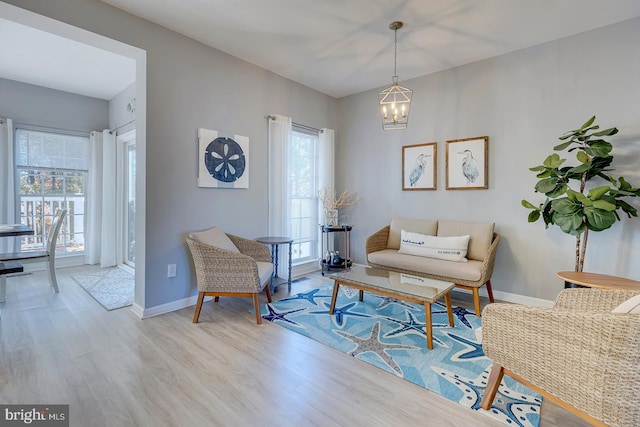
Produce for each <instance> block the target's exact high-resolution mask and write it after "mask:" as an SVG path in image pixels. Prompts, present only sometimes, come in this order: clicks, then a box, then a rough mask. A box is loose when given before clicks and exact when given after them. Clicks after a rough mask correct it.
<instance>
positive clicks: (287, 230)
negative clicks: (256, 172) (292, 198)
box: [268, 114, 292, 274]
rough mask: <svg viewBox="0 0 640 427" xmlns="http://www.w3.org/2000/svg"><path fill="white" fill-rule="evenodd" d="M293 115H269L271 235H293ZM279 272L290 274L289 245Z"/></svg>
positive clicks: (284, 249)
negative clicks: (291, 216)
mask: <svg viewBox="0 0 640 427" xmlns="http://www.w3.org/2000/svg"><path fill="white" fill-rule="evenodd" d="M291 129H292V125H291V117H286V116H282V115H278V114H273V115H270V117H269V189H268V191H269V235H270V236H286V237H288V236H291V224H290V223H289V222H288V221H287V218H288V217H289V215H288V214H289V194H290V186H289V180H288V177H289V158H290V155H291ZM279 249H280V250H279V257H278V261H279V262H278V273H279V274H280V272H282V273H284V274H286V273H285V272H287V271H288V270H287V269H288V265H289V264H288V263H289V259H288V258H289V251H288V248H285V246H282V247H281V248H279Z"/></svg>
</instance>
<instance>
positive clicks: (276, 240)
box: [256, 236, 293, 292]
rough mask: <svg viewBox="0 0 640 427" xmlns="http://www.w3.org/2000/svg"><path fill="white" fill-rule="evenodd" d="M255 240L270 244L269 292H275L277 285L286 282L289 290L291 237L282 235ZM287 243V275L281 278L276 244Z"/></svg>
mask: <svg viewBox="0 0 640 427" xmlns="http://www.w3.org/2000/svg"><path fill="white" fill-rule="evenodd" d="M256 241H258V242H260V243H264V244H265V245H271V263H272V264H273V278H272V279H271V292H276V288H277V287H278V285H282V284H284V283H286V284H287V288H288V289H289V291H291V250H292V248H293V239H292V238H290V237H282V236H268V237H258V238H257V239H256ZM286 244H288V245H289V275H288V277H287V278H286V279H285V278H282V277H279V276H278V245H286Z"/></svg>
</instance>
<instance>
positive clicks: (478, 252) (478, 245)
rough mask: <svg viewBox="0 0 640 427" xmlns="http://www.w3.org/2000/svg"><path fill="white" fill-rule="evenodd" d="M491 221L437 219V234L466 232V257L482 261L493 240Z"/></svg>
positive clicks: (445, 234) (462, 233)
mask: <svg viewBox="0 0 640 427" xmlns="http://www.w3.org/2000/svg"><path fill="white" fill-rule="evenodd" d="M493 228H494V223H493V222H466V221H438V233H437V235H438V236H463V235H465V234H468V235H469V236H471V238H470V239H469V250H468V251H467V258H468V259H470V260H476V261H484V257H485V255H487V253H488V252H489V247H490V246H491V242H492V241H493Z"/></svg>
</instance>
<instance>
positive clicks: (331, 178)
mask: <svg viewBox="0 0 640 427" xmlns="http://www.w3.org/2000/svg"><path fill="white" fill-rule="evenodd" d="M334 135H335V131H334V130H333V129H327V128H323V129H321V130H320V135H319V137H318V145H319V147H318V189H319V190H322V189H323V188H327V189H328V190H329V191H335V152H336V147H335V136H334ZM318 220H319V221H320V223H321V224H324V209H323V206H322V202H320V201H319V200H318ZM321 238H322V233H321V232H320V228H319V227H318V253H319V254H320V257H323V256H324V255H325V254H323V253H321V248H322V242H321V240H320V239H321ZM326 238H328V239H329V242H328V245H327V246H329V247H333V238H334V236H333V233H329V234H328V235H326V236H325V239H326ZM325 243H327V242H325ZM326 249H328V248H325V250H326Z"/></svg>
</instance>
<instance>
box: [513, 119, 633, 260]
mask: <svg viewBox="0 0 640 427" xmlns="http://www.w3.org/2000/svg"><path fill="white" fill-rule="evenodd" d="M595 119H596V117H595V116H593V117H591V118H590V119H589V120H587V122H586V123H585V124H583V125H582V126H581V127H580V128H578V129H574V130H571V131H569V132H566V133H565V134H564V135H562V136H561V137H560V138H559V139H560V140H561V141H563V142H562V143H561V144H559V145H556V146H555V147H554V148H553V149H554V150H555V151H567V153H574V152H575V159H576V160H577V165H575V166H563V165H564V163H565V162H566V161H567V159H565V158H561V157H560V155H559V154H558V153H553V154H551V155H549V156H548V157H547V158H546V159H545V160H544V162H543V163H542V164H541V165H539V166H535V167H532V168H530V169H529V170H531V171H533V172H536V173H537V177H538V178H539V179H540V180H539V181H538V183H537V184H536V186H535V191H536V192H537V193H543V194H544V195H545V196H547V198H546V200H545V201H544V202H543V203H540V204H539V205H537V206H536V205H534V204H533V203H530V202H528V201H526V200H522V206H524V207H525V208H527V209H531V212H530V213H529V222H536V221H537V220H538V219H539V218H541V217H542V219H543V221H544V223H545V227H546V228H549V225H550V224H552V225H557V226H558V227H560V229H561V230H562V231H563V232H565V233H567V234H571V235H573V236H576V262H575V271H582V267H583V265H584V257H585V253H586V250H587V239H588V237H589V231H603V230H606V229H608V228H610V227H611V226H612V225H613V224H615V222H616V221H619V220H620V215H619V214H618V212H619V211H620V210H622V211H623V212H624V213H626V214H627V216H628V217H629V218H631V217H632V216H634V217H637V216H638V212H637V210H636V209H635V208H634V207H633V206H631V205H630V204H629V203H627V202H626V201H625V200H624V199H626V198H628V197H639V196H640V188H634V187H632V186H631V184H629V182H627V180H626V179H624V178H623V177H619V178H618V179H616V178H614V177H613V176H611V175H609V173H608V172H609V171H611V170H612V169H610V166H611V163H612V162H613V156H612V155H611V151H612V149H613V146H612V145H611V143H610V142H608V141H605V140H604V139H603V138H605V137H609V136H612V135H615V134H616V133H618V129H617V128H615V127H612V128H608V129H605V130H598V129H599V128H600V127H599V126H598V125H595V124H594V122H595ZM591 180H594V181H596V182H595V183H594V184H591ZM587 183H590V184H591V185H589V186H587Z"/></svg>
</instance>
